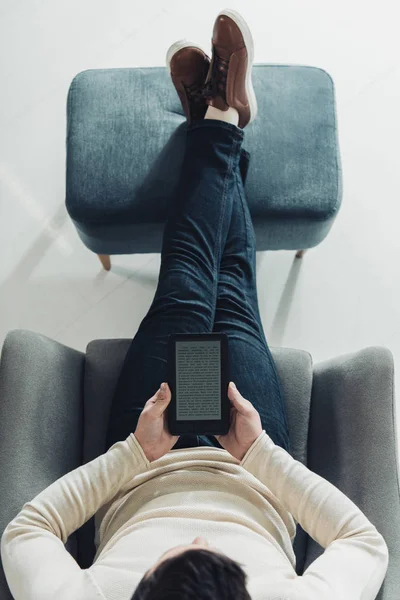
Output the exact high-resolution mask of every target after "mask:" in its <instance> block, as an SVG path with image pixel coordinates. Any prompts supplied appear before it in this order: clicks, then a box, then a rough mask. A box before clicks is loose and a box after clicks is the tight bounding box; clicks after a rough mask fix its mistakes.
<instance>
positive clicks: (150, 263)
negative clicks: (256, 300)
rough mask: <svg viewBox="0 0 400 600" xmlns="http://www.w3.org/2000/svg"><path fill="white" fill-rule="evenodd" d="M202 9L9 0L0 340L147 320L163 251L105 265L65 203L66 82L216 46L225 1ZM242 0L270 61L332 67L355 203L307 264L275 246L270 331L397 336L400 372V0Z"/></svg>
mask: <svg viewBox="0 0 400 600" xmlns="http://www.w3.org/2000/svg"><path fill="white" fill-rule="evenodd" d="M198 6H200V3H198V4H195V3H194V2H187V1H185V0H170V1H169V2H161V1H160V0H158V1H154V0H153V2H147V3H143V2H138V0H130V1H129V2H128V1H127V0H114V1H113V2H108V1H106V0H83V1H82V0H68V2H67V1H65V0H0V57H1V58H0V81H1V94H0V131H1V134H0V180H1V188H0V193H1V196H0V257H1V259H0V342H2V340H3V338H4V336H5V335H6V333H7V331H8V330H10V329H13V328H28V329H32V330H35V331H38V332H41V333H44V334H46V335H48V336H50V337H52V338H55V339H57V340H59V341H61V342H63V343H65V344H68V345H71V346H73V347H76V348H79V349H84V348H85V346H86V344H87V343H88V342H89V341H90V340H92V339H94V338H101V337H131V336H133V334H134V333H135V330H136V328H137V326H138V324H139V322H140V320H141V318H142V317H143V316H144V314H145V312H146V310H147V308H148V306H149V303H150V301H151V298H152V295H153V293H154V289H155V284H156V278H157V270H158V266H159V257H158V256H156V255H142V256H122V257H115V258H114V259H113V264H114V265H115V268H114V270H113V271H111V272H110V273H105V272H104V271H102V270H101V268H100V265H99V262H98V260H97V258H96V256H94V255H93V254H91V253H90V252H89V251H88V250H87V249H86V248H85V247H84V246H83V244H82V243H81V242H80V240H79V239H78V236H77V234H76V232H75V230H74V228H73V226H72V225H71V223H70V221H69V218H68V216H67V214H66V211H65V208H64V185H65V180H64V169H65V102H66V94H67V90H68V86H69V84H70V82H71V79H72V78H73V76H74V75H75V74H76V73H77V72H79V71H81V70H83V69H87V68H100V67H120V66H148V65H163V64H164V54H165V50H166V48H167V47H168V46H169V44H170V43H171V42H172V41H174V40H175V39H178V38H182V37H187V38H189V39H193V40H197V41H199V42H200V43H202V44H203V45H205V46H207V44H209V39H210V35H211V26H212V23H213V20H214V16H215V14H216V13H217V12H218V11H219V10H220V9H221V8H224V5H223V4H220V3H218V2H217V3H216V2H215V1H211V0H202V2H201V9H199V8H198ZM231 6H232V7H233V8H236V9H238V10H240V11H241V12H242V13H243V14H244V16H245V17H246V18H247V20H248V22H249V24H250V26H251V28H252V31H253V34H254V38H255V43H256V62H283V63H300V64H310V65H315V66H320V67H323V68H325V69H326V70H328V71H329V72H330V73H331V75H332V76H333V78H334V80H335V82H336V88H337V103H338V116H339V132H340V142H341V152H342V162H343V170H344V199H343V206H342V209H341V212H340V214H339V217H338V219H337V221H336V223H335V224H334V227H333V229H332V231H331V233H330V234H329V236H328V238H327V239H326V240H325V241H324V242H323V243H322V244H321V245H320V246H319V247H318V248H316V249H315V250H312V251H310V252H309V253H308V254H307V255H306V256H305V258H304V259H303V261H297V262H296V264H293V258H294V256H293V253H291V252H276V253H272V252H270V253H263V254H260V255H259V257H258V258H259V269H258V278H259V279H258V281H259V296H260V305H261V311H262V316H263V321H264V325H265V330H266V333H267V337H268V338H269V341H270V344H271V345H282V346H288V347H295V348H303V349H306V350H308V351H310V352H311V353H312V355H313V357H314V360H315V361H320V360H323V359H326V358H329V357H332V356H335V355H338V354H341V353H347V352H352V351H354V350H357V349H360V348H362V347H365V346H369V345H383V346H387V347H388V348H390V350H391V351H392V352H393V354H394V356H395V360H396V364H397V379H398V380H399V373H400V277H399V260H400V235H399V221H398V220H399V219H400V164H399V151H398V144H399V138H400V117H399V113H400V59H399V56H400V53H399V50H400V43H399V37H398V10H399V9H398V3H397V2H396V0H381V1H380V2H379V3H378V2H372V1H370V0H362V1H361V0H336V2H321V1H320V0H302V1H299V0H279V2H270V3H266V2H264V1H261V0H258V1H251V0H246V2H244V1H243V0H242V1H241V2H240V1H234V0H232V1H231ZM196 7H197V8H196ZM291 269H294V272H293V271H292V272H291ZM290 273H291V278H290V279H288V277H289V274H290ZM293 281H295V282H296V285H295V286H294V285H293ZM284 292H285V293H284ZM398 413H400V411H398Z"/></svg>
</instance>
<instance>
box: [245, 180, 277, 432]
mask: <svg viewBox="0 0 400 600" xmlns="http://www.w3.org/2000/svg"><path fill="white" fill-rule="evenodd" d="M235 181H236V188H237V192H238V194H239V199H240V206H241V209H242V215H243V220H244V222H245V231H246V239H245V243H246V253H247V255H248V253H249V232H248V223H247V219H246V215H245V209H244V205H243V204H244V202H246V199H245V198H244V196H243V193H242V190H241V188H240V184H239V178H238V174H237V173H236V177H235ZM248 258H249V255H248ZM249 262H250V261H249ZM242 290H243V295H244V299H245V302H246V306H247V308H248V310H249V312H250V313H251V312H252V310H251V307H250V303H249V299H248V295H247V289H246V286H245V285H243V286H242ZM256 323H257V329H258V334H259V337H260V341H261V342H262V343H263V344H264V345H265V349H266V353H267V356H268V360H269V362H270V365H271V368H272V372H273V373H274V378H275V384H276V386H277V388H278V389H279V390H280V392H281V394H282V387H281V383H280V380H279V377H278V373H277V370H276V366H275V361H274V359H273V358H272V355H271V351H270V349H269V346H268V342H267V341H266V339H265V333H264V332H263V329H262V323H261V322H259V320H258V319H257V320H256ZM286 422H287V415H286Z"/></svg>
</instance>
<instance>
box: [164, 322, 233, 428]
mask: <svg viewBox="0 0 400 600" xmlns="http://www.w3.org/2000/svg"><path fill="white" fill-rule="evenodd" d="M228 377H229V364H228V337H227V336H226V335H225V334H222V333H204V334H203V333H202V334H195V335H192V334H174V335H170V336H169V347H168V384H169V387H170V389H171V394H172V397H171V402H170V403H169V405H168V409H167V421H168V428H169V431H170V433H171V434H173V435H184V434H197V435H224V434H226V433H228V431H229V427H230V400H229V398H228V384H229V380H228Z"/></svg>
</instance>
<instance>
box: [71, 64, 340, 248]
mask: <svg viewBox="0 0 400 600" xmlns="http://www.w3.org/2000/svg"><path fill="white" fill-rule="evenodd" d="M253 80H254V88H255V91H256V95H257V100H258V105H259V115H258V118H257V119H256V120H255V121H254V122H253V123H252V124H251V125H250V126H249V127H247V128H246V137H245V145H246V148H247V149H248V150H249V151H250V153H251V155H252V158H251V163H250V169H249V173H248V178H247V183H246V192H247V197H248V201H249V206H250V211H251V214H252V217H253V220H254V224H255V228H256V234H257V247H258V249H259V250H266V249H297V248H309V247H312V246H315V245H317V244H318V243H319V242H320V241H321V240H322V239H323V238H324V237H325V236H326V235H327V233H328V231H329V229H330V227H331V225H332V223H333V221H334V219H335V216H336V214H337V212H338V210H339V207H340V203H341V169H340V159H339V151H338V140H337V122H336V114H335V98H334V87H333V82H332V80H331V78H330V77H329V75H328V74H327V73H326V72H325V71H323V70H321V69H317V68H313V67H304V66H295V65H256V66H255V67H254V70H253ZM67 120H68V122H67V186H66V206H67V210H68V212H69V214H70V216H71V218H72V219H73V221H74V223H75V226H76V227H77V231H78V233H79V235H80V237H81V239H82V240H83V242H84V243H85V244H86V245H87V246H88V247H89V248H90V249H91V250H93V251H94V252H97V253H102V254H119V253H126V254H128V253H134V252H159V251H160V247H161V236H162V230H163V227H162V226H163V223H164V222H165V218H166V207H167V202H168V200H169V198H171V196H173V194H174V191H175V189H176V184H177V180H178V177H179V173H180V167H181V164H182V157H183V152H184V146H185V124H184V122H185V118H184V116H183V113H182V108H181V105H180V102H179V99H178V96H177V94H176V92H175V90H174V88H173V86H172V84H171V81H170V78H169V74H168V72H167V69H165V68H161V67H155V68H154V67H153V68H141V69H103V70H89V71H84V72H82V73H79V74H78V75H77V76H76V77H75V79H74V80H73V82H72V83H71V87H70V90H69V94H68V103H67Z"/></svg>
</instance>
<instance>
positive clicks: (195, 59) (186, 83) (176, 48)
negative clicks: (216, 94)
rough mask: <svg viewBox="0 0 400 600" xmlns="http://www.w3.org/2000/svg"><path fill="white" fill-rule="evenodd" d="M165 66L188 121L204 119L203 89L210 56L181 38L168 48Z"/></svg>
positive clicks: (205, 106) (205, 105)
mask: <svg viewBox="0 0 400 600" xmlns="http://www.w3.org/2000/svg"><path fill="white" fill-rule="evenodd" d="M167 66H168V67H169V70H170V74H171V79H172V81H173V84H174V86H175V89H176V91H177V92H178V96H179V98H180V100H181V103H182V108H183V112H184V113H185V115H186V118H187V120H188V123H191V122H192V121H197V120H199V119H204V115H205V114H206V110H207V108H208V105H207V103H206V100H205V97H204V95H203V89H204V82H205V80H206V77H207V73H208V69H209V66H210V58H209V57H208V56H207V54H206V53H205V52H204V51H203V50H202V49H201V48H200V47H199V46H196V44H191V43H190V42H188V41H186V40H181V41H179V42H175V44H172V46H171V47H170V48H169V50H168V52H167Z"/></svg>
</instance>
